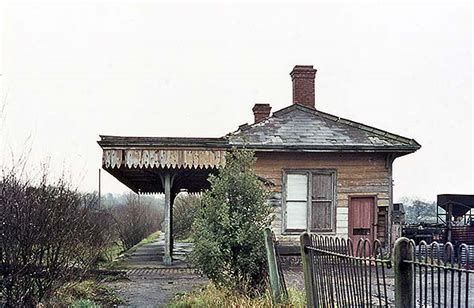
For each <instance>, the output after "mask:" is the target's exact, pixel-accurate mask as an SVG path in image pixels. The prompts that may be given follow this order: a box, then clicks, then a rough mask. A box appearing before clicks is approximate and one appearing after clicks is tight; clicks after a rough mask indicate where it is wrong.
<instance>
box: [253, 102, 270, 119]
mask: <svg viewBox="0 0 474 308" xmlns="http://www.w3.org/2000/svg"><path fill="white" fill-rule="evenodd" d="M271 110H272V107H271V106H270V104H255V106H253V108H252V111H253V115H254V117H255V122H259V121H261V120H263V119H265V118H268V117H269V116H270V111H271Z"/></svg>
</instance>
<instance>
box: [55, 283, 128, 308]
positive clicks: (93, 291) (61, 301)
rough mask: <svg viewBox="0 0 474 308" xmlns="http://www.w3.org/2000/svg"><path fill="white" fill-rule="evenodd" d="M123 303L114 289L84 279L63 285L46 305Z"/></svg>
mask: <svg viewBox="0 0 474 308" xmlns="http://www.w3.org/2000/svg"><path fill="white" fill-rule="evenodd" d="M123 303H124V300H123V298H121V297H120V296H119V295H118V294H117V292H116V291H115V290H114V289H112V288H110V287H108V286H106V285H104V284H103V283H101V282H99V281H96V280H84V281H81V282H71V283H67V284H65V285H63V286H62V287H61V288H60V289H59V290H58V291H56V293H55V294H54V296H53V297H52V298H51V300H50V301H49V302H48V303H46V307H101V306H105V307H111V306H113V305H118V304H123Z"/></svg>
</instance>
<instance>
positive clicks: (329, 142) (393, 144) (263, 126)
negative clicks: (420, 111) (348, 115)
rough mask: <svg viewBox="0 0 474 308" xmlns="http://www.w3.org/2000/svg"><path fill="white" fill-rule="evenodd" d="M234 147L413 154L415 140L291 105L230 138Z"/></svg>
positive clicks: (416, 146) (240, 129)
mask: <svg viewBox="0 0 474 308" xmlns="http://www.w3.org/2000/svg"><path fill="white" fill-rule="evenodd" d="M226 137H227V139H228V141H229V144H230V145H232V146H239V145H246V146H247V147H249V148H254V149H259V150H269V151H272V150H295V151H333V150H334V151H383V152H402V153H403V152H405V153H411V152H414V151H416V150H418V149H419V148H420V145H419V144H418V143H417V142H416V141H415V140H413V139H409V138H405V137H402V136H398V135H395V134H392V133H389V132H386V131H383V130H380V129H376V128H373V127H370V126H367V125H364V124H361V123H357V122H354V121H350V120H346V119H342V118H339V117H336V116H333V115H330V114H327V113H324V112H321V111H318V110H315V109H312V108H308V107H305V106H302V105H297V104H294V105H291V106H289V107H286V108H283V109H281V110H279V111H276V112H274V113H273V115H272V116H271V117H268V118H266V119H263V120H261V121H259V122H257V123H254V124H252V125H244V126H241V127H240V128H239V129H238V130H237V131H235V132H233V133H230V134H228V135H227V136H226Z"/></svg>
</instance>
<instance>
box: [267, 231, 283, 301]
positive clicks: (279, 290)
mask: <svg viewBox="0 0 474 308" xmlns="http://www.w3.org/2000/svg"><path fill="white" fill-rule="evenodd" d="M263 235H264V238H265V249H266V251H267V261H268V275H269V276H270V287H271V289H272V301H273V304H275V305H276V304H280V303H281V302H282V301H283V300H284V296H283V294H284V292H283V286H282V285H281V280H280V273H279V271H278V264H277V257H276V254H275V246H274V245H273V234H272V231H271V230H270V228H265V230H263Z"/></svg>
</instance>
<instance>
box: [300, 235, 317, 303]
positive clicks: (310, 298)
mask: <svg viewBox="0 0 474 308" xmlns="http://www.w3.org/2000/svg"><path fill="white" fill-rule="evenodd" d="M300 245H301V260H302V261H303V274H304V290H305V293H306V306H307V307H311V308H312V307H316V303H317V302H318V301H317V300H315V297H314V294H315V290H314V289H315V285H314V280H313V260H311V255H310V253H309V250H308V249H306V247H307V246H310V245H311V238H310V236H309V234H308V232H304V233H303V234H301V236H300Z"/></svg>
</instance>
